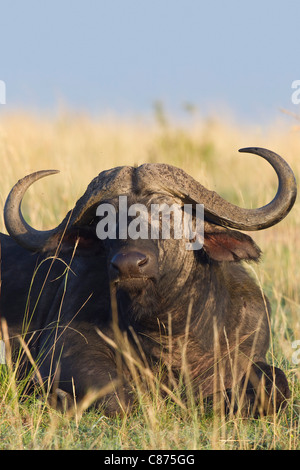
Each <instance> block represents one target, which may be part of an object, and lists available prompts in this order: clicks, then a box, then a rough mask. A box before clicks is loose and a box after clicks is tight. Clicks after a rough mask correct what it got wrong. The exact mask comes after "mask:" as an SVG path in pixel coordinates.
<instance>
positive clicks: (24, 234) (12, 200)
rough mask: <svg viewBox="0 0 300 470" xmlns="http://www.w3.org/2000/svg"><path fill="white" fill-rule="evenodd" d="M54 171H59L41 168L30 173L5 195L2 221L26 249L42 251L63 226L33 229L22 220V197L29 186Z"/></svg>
mask: <svg viewBox="0 0 300 470" xmlns="http://www.w3.org/2000/svg"><path fill="white" fill-rule="evenodd" d="M55 173H59V171H58V170H42V171H37V172H35V173H31V174H30V175H27V176H25V177H24V178H22V179H21V180H19V181H18V182H17V183H16V184H15V186H14V187H13V188H12V190H11V191H10V193H9V195H8V197H7V200H6V203H5V206H4V222H5V226H6V229H7V231H8V233H9V234H10V236H11V237H12V238H14V239H15V240H16V241H17V243H18V244H19V245H21V246H23V247H24V248H26V249H27V250H31V251H42V250H43V248H44V247H45V245H46V244H47V242H48V241H49V240H50V238H51V237H53V235H55V234H57V233H59V232H60V231H61V230H62V228H63V227H62V226H61V225H59V226H58V227H56V228H55V229H53V230H45V231H39V230H35V229H34V228H32V227H30V225H29V224H28V223H27V222H26V221H25V220H24V217H23V215H22V212H21V204H22V199H23V196H24V194H25V192H26V191H27V189H28V188H29V186H31V185H32V184H33V183H34V182H35V181H38V180H39V179H41V178H44V177H45V176H48V175H54V174H55Z"/></svg>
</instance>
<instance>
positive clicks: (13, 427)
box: [0, 109, 300, 449]
mask: <svg viewBox="0 0 300 470" xmlns="http://www.w3.org/2000/svg"><path fill="white" fill-rule="evenodd" d="M296 124H297V122H293V120H292V119H291V118H289V117H288V116H283V117H282V122H281V123H279V122H277V123H274V124H270V126H268V127H259V126H243V125H239V124H237V123H235V122H233V121H232V120H231V121H227V120H226V119H222V120H221V119H218V118H217V117H214V118H209V119H200V118H199V119H196V118H194V119H192V118H190V122H189V123H188V125H187V124H186V123H185V124H184V125H183V124H178V123H175V122H174V121H172V120H171V119H169V118H168V117H167V116H165V114H164V113H163V110H162V109H160V110H159V112H157V114H156V117H155V119H152V120H151V119H148V120H142V119H140V120H128V121H126V120H123V121H122V120H120V119H113V118H106V119H104V118H103V119H92V118H90V117H88V116H85V115H74V114H70V113H62V114H61V115H59V116H58V117H57V118H47V117H37V116H33V115H28V114H21V113H19V114H12V115H6V116H3V117H2V118H1V119H0V155H1V172H0V183H1V186H0V187H1V191H0V198H1V206H2V207H3V206H4V202H5V198H6V196H7V194H8V192H9V190H10V188H11V187H12V185H13V184H14V183H15V182H16V181H17V180H18V179H19V178H21V177H23V176H24V175H26V174H28V173H30V172H33V171H36V170H40V169H50V168H51V169H52V168H53V169H59V170H61V173H60V175H58V176H57V175H56V176H53V177H51V178H50V177H49V178H47V179H45V180H42V181H40V182H37V183H36V184H34V185H33V186H32V187H31V188H30V189H29V190H28V194H26V197H25V200H24V203H23V212H24V214H25V215H26V217H27V218H28V221H29V222H30V223H31V224H32V225H33V226H34V227H36V228H41V229H43V228H52V227H53V226H55V225H56V224H57V223H58V222H60V221H61V219H62V218H63V217H64V215H65V214H66V212H67V211H68V210H69V209H70V208H72V207H73V206H74V204H75V202H76V200H77V199H78V197H80V196H81V195H82V193H83V192H84V190H85V188H86V186H87V185H88V183H89V182H90V181H91V179H92V178H93V177H95V176H96V175H97V174H98V173H99V172H100V171H102V170H104V169H107V168H112V167H114V166H118V165H139V164H141V163H144V162H165V163H170V164H173V165H175V166H179V167H181V168H182V169H184V170H185V171H186V172H187V173H189V174H190V175H192V176H193V177H194V178H195V179H197V180H198V181H200V182H201V183H202V184H204V185H205V186H206V187H208V188H209V189H212V190H215V191H217V192H219V193H220V194H221V195H222V196H223V197H225V198H226V199H228V200H230V201H231V202H234V203H236V204H239V205H241V206H244V207H257V206H260V205H263V204H265V203H267V202H269V201H270V200H271V198H272V197H273V196H274V194H275V191H276V188H277V181H276V176H275V175H274V171H272V169H270V168H269V165H268V164H267V163H266V162H264V161H263V160H262V159H259V157H256V156H254V155H246V154H238V153H237V150H238V149H239V148H241V147H248V146H261V147H267V148H269V149H271V150H273V151H275V152H277V153H279V154H281V155H282V156H284V157H285V158H286V160H287V161H288V163H289V164H290V165H291V166H292V168H293V170H294V172H295V175H296V178H297V179H298V180H299V175H300V159H299V156H300V129H299V128H298V127H297V125H296ZM299 208H300V204H299V202H298V201H297V202H296V204H295V207H294V209H293V210H292V212H291V214H290V215H289V216H288V217H287V218H286V219H285V220H284V221H282V222H281V223H280V224H279V225H278V226H275V227H273V228H270V229H268V230H265V231H262V232H258V233H252V234H251V236H252V237H253V238H254V239H255V241H256V242H257V243H258V245H259V246H260V247H261V248H262V250H263V252H264V256H263V259H262V261H261V263H260V264H259V265H255V266H253V267H252V268H251V271H252V275H254V276H255V277H256V278H257V281H258V282H259V283H260V284H261V286H262V288H263V289H264V290H265V292H266V293H267V295H268V296H269V298H270V300H271V304H272V308H273V316H272V320H271V322H272V324H271V328H272V333H273V335H272V347H271V349H270V352H269V362H270V363H272V364H275V365H276V366H279V367H281V368H282V369H283V370H285V372H286V375H287V376H288V379H289V382H290V386H291V389H292V399H291V401H290V404H289V407H288V409H287V410H286V412H284V413H283V414H282V415H280V416H271V417H267V418H261V419H259V420H255V421H254V420H251V419H248V420H245V419H243V418H242V416H239V415H237V416H233V415H231V416H230V417H229V418H225V417H224V416H223V415H222V413H221V415H219V414H218V413H214V409H213V408H212V409H210V408H208V409H207V408H204V406H202V405H201V404H200V405H196V404H195V403H194V402H193V399H192V397H191V396H190V397H189V398H188V402H187V403H185V404H184V403H183V402H182V401H181V398H180V396H179V395H174V396H172V395H171V393H167V394H166V397H165V398H162V397H161V394H160V391H159V386H158V383H157V379H156V378H155V377H152V376H151V374H150V375H149V371H148V372H145V371H144V373H145V374H146V375H145V377H144V378H145V380H144V383H148V387H147V390H148V389H150V392H151V393H150V394H149V393H147V390H145V387H144V383H143V382H140V379H139V378H138V377H139V374H138V373H137V368H138V369H139V370H138V372H139V373H141V366H139V367H138V365H137V364H135V363H134V362H132V360H131V362H130V364H129V365H130V367H131V368H132V374H133V375H135V376H136V392H137V411H135V412H134V414H131V413H130V414H129V413H125V414H124V415H123V416H122V417H121V416H120V417H117V418H114V419H112V418H105V417H104V416H103V415H102V414H101V410H100V411H97V410H92V411H89V412H87V413H83V409H81V408H80V407H79V408H75V410H74V409H73V411H72V413H69V414H68V413H60V412H58V411H55V410H53V409H52V408H51V407H50V406H49V404H48V402H47V401H46V399H45V398H46V397H44V396H41V395H34V396H31V397H28V398H27V399H25V400H24V399H23V400H21V401H20V400H19V395H20V391H21V389H22V384H17V383H16V380H15V376H14V368H13V366H12V365H11V366H10V367H8V369H7V368H6V369H5V370H4V368H3V367H1V366H0V367H1V385H0V448H39V449H61V448H106V449H117V448H123V449H133V448H144V449H154V448H157V449H159V448H160V449H163V448H164V449H183V448H186V449H197V448H208V449H209V448H224V449H228V448H233V449H260V448H276V449H277V448H285V449H296V448H298V447H299V445H298V438H299V399H300V390H299V375H300V374H299V371H300V365H297V364H294V363H293V361H292V354H293V352H294V351H295V350H294V349H293V348H292V342H293V340H297V339H299V340H300V324H299V322H300V299H299V296H300V291H299V285H300V270H299V265H300V250H299V248H300V247H299V244H300V242H299V238H298V233H299V225H300V218H299V215H300V214H299ZM0 229H1V231H5V228H4V224H3V219H1V220H0ZM25 353H26V352H25ZM23 388H24V387H23ZM25 388H26V387H25Z"/></svg>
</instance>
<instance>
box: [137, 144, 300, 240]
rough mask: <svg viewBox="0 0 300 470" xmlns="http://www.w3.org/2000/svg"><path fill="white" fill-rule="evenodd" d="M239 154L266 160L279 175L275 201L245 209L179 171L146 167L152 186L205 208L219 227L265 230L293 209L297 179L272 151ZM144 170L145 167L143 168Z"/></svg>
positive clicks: (164, 167) (255, 148) (259, 149)
mask: <svg viewBox="0 0 300 470" xmlns="http://www.w3.org/2000/svg"><path fill="white" fill-rule="evenodd" d="M239 151H240V152H247V153H254V154H256V155H259V156H260V157H262V158H264V159H265V160H267V161H268V162H269V163H270V164H271V165H272V167H273V168H274V170H275V172H276V173H277V176H278V183H279V184H278V191H277V194H276V196H275V197H274V199H273V200H272V201H271V202H270V203H269V204H267V205H266V206H263V207H260V208H258V209H244V208H241V207H238V206H236V205H234V204H231V203H230V202H228V201H226V200H225V199H223V198H222V197H221V196H219V194H217V193H216V192H214V191H210V190H208V189H206V188H205V187H204V186H202V185H201V184H200V183H198V182H197V181H195V180H194V178H192V177H191V176H189V175H187V174H186V173H185V172H184V171H183V170H180V169H179V168H175V167H171V166H170V165H165V164H155V163H152V164H146V165H143V167H144V170H143V171H144V172H145V173H148V174H149V172H150V173H152V180H153V186H155V187H156V189H157V190H159V189H163V190H165V191H168V192H169V193H171V194H173V195H176V196H178V197H180V198H181V199H188V200H191V201H194V202H196V203H198V204H203V205H204V212H205V218H206V219H207V220H209V221H211V222H214V223H216V224H218V225H222V226H226V227H231V228H235V229H239V230H246V231H251V230H262V229H265V228H268V227H271V226H272V225H275V224H277V223H278V222H280V220H282V219H283V218H284V217H285V216H286V215H287V214H288V213H289V211H290V210H291V208H292V207H293V205H294V202H295V199H296V196H297V183H296V180H295V176H294V173H293V171H292V170H291V168H290V167H289V165H288V164H287V163H286V161H285V160H284V159H283V158H282V157H280V156H279V155H277V154H276V153H274V152H272V151H271V150H267V149H263V148H257V147H249V148H243V149H240V150H239ZM141 168H142V167H141Z"/></svg>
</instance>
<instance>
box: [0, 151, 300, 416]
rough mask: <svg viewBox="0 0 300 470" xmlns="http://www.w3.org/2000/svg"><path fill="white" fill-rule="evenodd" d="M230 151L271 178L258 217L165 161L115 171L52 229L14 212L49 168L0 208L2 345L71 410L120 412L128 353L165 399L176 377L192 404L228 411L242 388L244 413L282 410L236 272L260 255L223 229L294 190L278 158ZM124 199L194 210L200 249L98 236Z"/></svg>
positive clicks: (265, 342)
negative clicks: (82, 403) (63, 396)
mask: <svg viewBox="0 0 300 470" xmlns="http://www.w3.org/2000/svg"><path fill="white" fill-rule="evenodd" d="M241 151H244V152H248V153H254V154H257V155H259V156H261V157H263V158H264V159H265V160H267V161H268V162H269V163H270V164H271V165H272V167H273V168H274V170H275V171H276V173H277V176H278V180H279V185H278V191H277V194H276V196H275V198H274V199H273V200H272V201H271V202H270V203H269V204H268V205H266V206H264V207H261V208H259V209H242V208H239V207H237V206H235V205H232V204H230V203H229V202H227V201H225V200H224V199H222V198H221V197H220V196H219V195H218V194H217V193H215V192H212V191H209V190H207V189H206V188H204V187H203V186H202V185H201V184H200V183H198V182H197V181H195V180H194V179H193V178H192V177H191V176H189V175H187V174H186V173H185V172H184V171H183V170H181V169H178V168H175V167H173V166H171V165H167V164H159V163H157V164H144V165H141V166H139V167H138V168H134V167H129V166H123V167H117V168H113V169H111V170H108V171H103V172H102V173H100V174H99V175H98V176H97V177H96V178H95V179H93V180H92V182H91V183H90V184H89V186H88V188H87V190H86V192H85V193H84V195H83V196H82V197H81V198H80V199H79V200H78V202H77V203H76V205H75V207H74V209H73V210H72V211H70V212H69V213H68V214H67V215H66V217H65V218H64V220H63V221H62V222H61V223H60V224H59V225H58V227H56V228H55V229H53V230H48V231H38V230H35V229H33V228H32V227H30V226H29V225H28V223H27V222H26V221H25V220H24V218H23V216H22V212H21V209H20V206H21V202H22V199H23V196H24V194H25V192H26V190H27V188H28V187H29V186H30V185H31V184H32V183H34V182H35V181H36V180H38V179H40V178H43V177H44V176H47V175H51V174H53V173H55V172H56V171H54V170H46V171H39V172H37V173H33V174H31V175H28V176H26V177H25V178H23V179H21V180H20V181H19V182H18V183H17V184H16V185H15V186H14V187H13V189H12V190H11V192H10V194H9V196H8V198H7V201H6V204H5V209H4V219H5V225H6V228H7V231H8V233H9V235H10V236H7V235H4V234H1V239H0V240H1V257H2V265H1V271H2V288H1V315H2V318H5V320H6V322H7V324H8V331H9V335H10V337H11V338H12V345H13V348H14V347H16V348H17V346H18V341H17V339H18V338H19V337H22V338H23V339H24V341H25V342H26V343H27V344H28V347H29V350H30V355H31V356H32V358H33V360H34V361H35V363H36V364H37V367H38V371H39V374H40V375H39V377H40V378H41V379H42V380H43V381H44V382H45V383H46V384H48V385H50V387H51V386H53V384H56V386H57V387H58V389H59V390H60V391H63V392H66V393H68V394H70V395H71V396H73V395H76V399H78V400H80V399H81V398H83V397H84V396H85V394H87V392H89V391H90V390H92V391H94V392H95V391H96V392H98V391H100V393H99V397H100V395H101V390H106V393H105V396H104V397H101V398H98V401H97V403H99V404H100V405H101V406H103V405H104V404H105V407H106V408H105V410H106V413H110V414H111V413H115V412H118V411H120V409H121V408H122V407H127V406H131V403H132V400H133V398H132V395H133V394H132V386H131V382H132V377H131V375H130V373H131V370H130V367H129V365H128V363H126V357H125V356H124V354H123V349H122V348H124V347H125V346H124V345H125V344H127V345H128V347H129V348H131V351H132V354H135V355H136V356H135V357H136V358H138V359H136V361H138V360H140V363H143V364H144V365H145V367H147V368H148V370H150V371H151V372H152V373H153V374H154V375H155V374H156V373H157V374H158V373H159V374H160V376H161V377H162V383H164V384H165V388H164V390H165V391H166V390H167V387H171V386H174V385H175V384H176V383H178V380H179V378H180V375H181V374H182V375H184V377H185V378H186V377H187V376H188V377H189V380H188V382H189V385H190V386H191V387H192V389H193V391H194V392H195V395H197V396H198V395H199V394H201V396H202V397H209V396H212V395H213V394H215V393H216V392H217V393H219V394H221V395H223V396H224V397H225V399H226V400H227V402H228V400H230V399H231V396H232V395H231V394H232V392H231V390H232V389H233V387H235V386H239V387H240V388H239V389H240V390H242V391H244V403H245V409H247V410H248V409H250V410H252V412H254V413H255V411H254V409H253V408H255V409H256V410H260V412H263V413H270V412H273V411H274V409H275V410H276V411H277V410H278V409H279V408H280V407H281V406H282V405H284V403H285V402H286V399H287V398H288V397H289V394H290V392H289V387H288V383H287V380H286V377H285V375H284V373H283V372H282V371H281V370H280V369H278V368H276V367H274V366H273V365H268V364H267V363H266V359H265V356H266V353H267V350H268V347H269V337H270V331H269V325H270V323H269V315H270V307H269V303H268V300H267V298H266V297H265V296H264V295H263V293H262V292H261V289H260V287H259V286H258V285H257V284H256V283H255V281H254V280H253V279H252V277H251V276H250V275H249V273H248V271H247V270H246V268H245V267H244V266H243V265H242V261H244V260H246V261H257V260H258V259H259V257H260V249H259V248H258V246H257V245H256V244H255V243H254V241H253V240H252V239H251V238H250V237H249V236H248V235H246V234H243V233H241V232H239V231H237V230H234V229H239V230H244V231H253V230H261V229H265V228H267V227H270V226H272V225H274V224H276V223H278V222H279V221H280V220H282V219H283V218H284V217H285V216H286V215H287V214H288V212H289V211H290V210H291V208H292V206H293V204H294V202H295V198H296V182H295V178H294V175H293V172H292V170H291V169H290V167H289V166H288V165H287V163H286V162H285V161H284V160H283V159H282V158H281V157H280V156H279V155H277V154H275V153H273V152H271V151H269V150H266V149H261V148H248V149H242V150H241ZM124 195H126V196H127V203H128V205H132V204H143V206H144V207H150V205H152V204H161V203H164V204H167V205H172V204H174V203H176V204H178V205H180V206H183V205H184V204H185V203H186V204H192V205H193V206H195V205H196V204H203V205H204V241H203V246H202V248H201V249H198V250H188V249H186V240H184V238H181V239H180V238H178V239H177V238H175V237H174V236H171V237H170V238H169V239H168V238H166V239H163V238H162V237H158V238H156V239H151V237H149V238H136V239H132V238H129V237H127V238H126V237H124V236H123V237H121V236H120V227H119V226H118V224H119V222H118V221H117V222H116V227H115V229H116V230H115V231H116V233H117V236H116V237H112V238H110V237H107V238H106V239H104V238H103V239H99V237H98V236H97V233H96V232H97V224H98V223H99V220H100V219H99V216H97V209H98V208H99V206H101V205H103V204H110V205H111V207H113V208H114V210H115V213H118V209H119V208H118V203H119V196H124ZM130 221H132V217H129V216H128V218H127V222H126V223H127V224H129V223H130ZM122 338H123V339H122ZM122 341H123V342H122ZM23 356H24V357H28V354H27V355H25V354H24V355H23ZM183 366H184V367H183ZM22 367H23V368H26V362H25V363H24V364H22ZM27 367H28V365H27ZM139 372H140V373H141V370H140V369H139ZM164 376H165V377H164ZM181 383H182V382H181ZM110 384H113V385H114V388H113V387H111V388H109V386H110ZM105 387H106V388H105ZM103 393H104V392H103Z"/></svg>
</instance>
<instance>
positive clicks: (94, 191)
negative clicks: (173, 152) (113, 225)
mask: <svg viewBox="0 0 300 470" xmlns="http://www.w3.org/2000/svg"><path fill="white" fill-rule="evenodd" d="M132 172H133V168H131V167H126V166H125V167H117V168H113V169H112V170H106V171H103V172H102V173H100V174H99V175H98V176H97V177H96V178H94V179H93V180H92V181H91V183H90V184H89V186H88V187H87V190H86V191H85V193H84V194H83V196H81V198H80V199H79V200H78V201H77V203H76V205H75V207H74V209H72V210H71V211H69V212H68V213H67V215H66V216H65V218H64V219H63V221H62V222H61V223H60V224H59V225H58V226H57V227H56V228H54V229H52V230H45V231H40V230H35V229H34V228H32V227H30V225H29V224H28V223H27V222H26V221H25V220H24V217H23V215H22V212H21V204H22V199H23V197H24V194H25V192H26V191H27V189H28V188H29V186H31V185H32V184H33V183H34V182H35V181H38V180H39V179H41V178H44V177H45V176H48V175H53V174H55V173H59V171H58V170H42V171H37V172H36V173H32V174H30V175H28V176H25V177H24V178H22V179H21V180H20V181H18V182H17V183H16V184H15V186H14V187H13V188H12V190H11V191H10V193H9V195H8V197H7V200H6V203H5V207H4V221H5V226H6V229H7V231H8V233H9V234H10V236H11V237H12V238H13V239H14V240H15V241H16V242H17V243H18V244H19V245H21V246H23V247H24V248H26V249H27V250H30V251H45V250H47V249H52V248H53V247H55V246H56V245H57V241H58V240H57V237H55V235H57V236H59V234H61V235H63V232H64V230H65V229H66V227H67V226H68V228H71V227H76V226H78V225H81V224H82V223H84V222H85V221H86V222H88V221H89V218H90V213H91V212H92V210H93V208H96V207H97V205H98V204H99V203H100V201H101V199H102V198H103V197H105V196H107V195H109V197H111V196H112V195H117V194H119V193H120V192H121V193H122V192H124V193H127V192H128V191H130V190H131V189H132ZM95 214H96V209H95V211H94V213H93V216H94V215H95ZM54 237H55V238H54ZM53 239H55V243H54V245H53V243H51V242H53Z"/></svg>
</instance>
